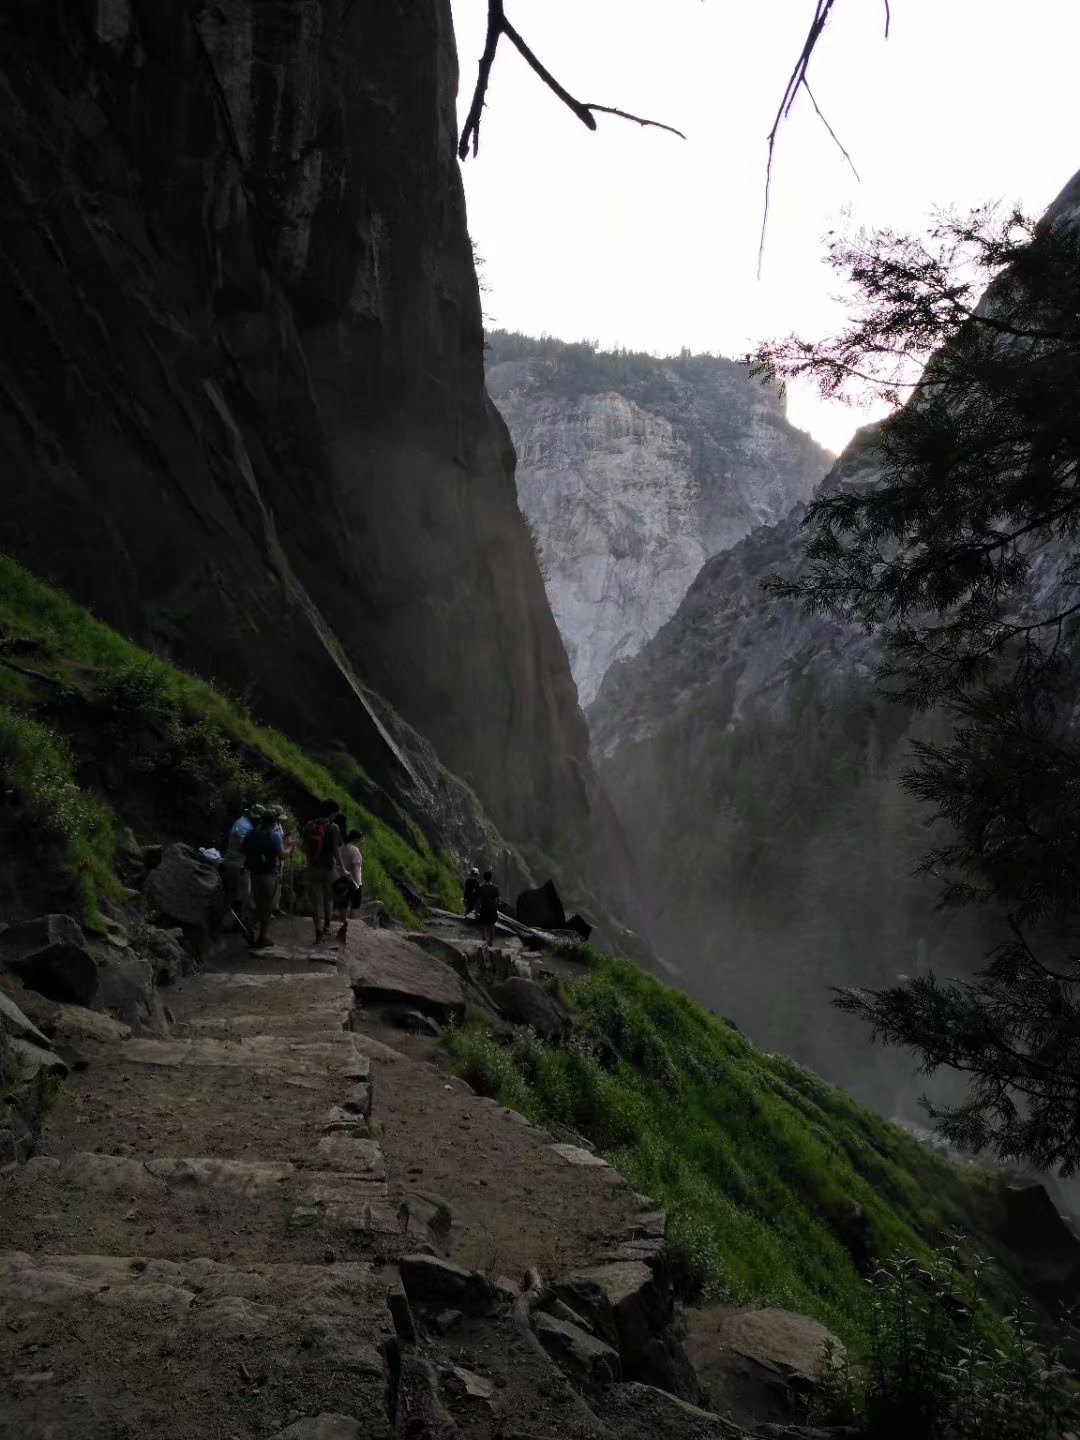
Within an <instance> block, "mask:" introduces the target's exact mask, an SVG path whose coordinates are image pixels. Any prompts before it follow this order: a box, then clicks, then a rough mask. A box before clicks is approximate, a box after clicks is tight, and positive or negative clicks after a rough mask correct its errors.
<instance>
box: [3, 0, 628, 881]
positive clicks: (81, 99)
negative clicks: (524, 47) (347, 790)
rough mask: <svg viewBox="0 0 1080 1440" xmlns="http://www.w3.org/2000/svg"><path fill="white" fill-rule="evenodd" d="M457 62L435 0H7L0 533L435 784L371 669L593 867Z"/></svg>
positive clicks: (270, 707) (88, 590)
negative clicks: (486, 341) (467, 171)
mask: <svg viewBox="0 0 1080 1440" xmlns="http://www.w3.org/2000/svg"><path fill="white" fill-rule="evenodd" d="M456 86H457V64H456V57H455V50H454V42H453V34H452V30H451V22H450V7H449V3H448V0H425V3H423V4H413V3H405V0H387V3H385V4H379V5H364V4H353V3H351V0H217V3H215V4H212V5H208V4H204V3H201V0H200V3H195V0H78V3H76V0H37V3H29V4H14V5H13V4H3V5H0V173H2V175H3V182H2V183H3V193H4V197H5V199H4V225H3V233H2V236H0V325H2V327H3V334H4V342H5V343H4V346H3V352H2V355H0V460H2V464H3V470H4V506H3V508H2V514H0V547H3V548H4V549H6V550H8V551H10V552H11V553H12V554H14V555H15V556H16V557H17V558H18V559H19V560H21V561H23V562H24V563H25V564H27V565H28V566H29V567H30V568H31V569H34V570H36V571H37V572H38V573H42V574H45V575H46V576H48V577H51V578H53V579H55V580H57V581H58V582H60V583H61V584H62V585H63V586H64V587H65V588H66V589H68V590H69V591H70V592H71V593H72V594H73V595H74V596H75V598H77V599H79V600H80V601H83V602H84V603H87V604H89V605H91V606H92V607H93V608H94V609H95V610H96V611H97V612H98V613H99V614H100V615H101V616H102V618H104V619H106V620H108V621H110V622H111V623H112V624H114V625H116V626H117V627H119V628H120V629H122V630H124V631H126V632H127V633H129V634H131V635H132V636H133V637H134V638H136V639H138V640H140V641H141V642H143V643H145V644H149V645H151V646H152V647H156V648H158V649H160V650H162V651H165V652H167V653H168V654H169V655H170V656H171V657H173V658H175V659H177V660H179V661H180V662H181V663H184V664H186V665H188V666H190V667H192V668H194V669H197V670H200V671H202V672H204V673H206V674H208V675H209V676H210V677H212V678H214V679H216V680H217V681H219V682H220V683H222V684H224V685H225V686H226V687H227V688H229V689H230V690H231V691H233V692H234V693H240V694H242V695H243V696H245V697H246V698H247V699H248V700H249V701H250V702H251V704H252V706H253V708H254V709H255V710H256V711H257V713H259V714H260V715H261V716H263V717H265V718H267V719H269V720H272V721H274V722H276V723H278V724H279V725H281V727H282V728H283V729H287V730H288V731H290V733H292V734H295V735H296V736H297V737H298V738H300V739H302V740H306V741H311V742H315V743H318V744H319V745H322V746H324V747H325V746H326V745H327V744H331V743H336V744H337V745H338V746H340V747H341V748H343V749H344V750H346V751H347V752H348V753H349V754H350V755H352V756H354V757H356V758H357V759H359V760H360V762H361V763H362V764H363V765H364V766H365V767H367V769H368V770H369V772H370V773H371V774H372V775H373V776H375V777H376V778H377V779H379V780H380V781H382V782H384V783H393V784H394V785H397V786H399V787H404V788H405V789H406V790H409V789H411V790H413V791H416V790H417V789H423V788H424V786H425V783H426V782H425V779H424V775H423V774H422V773H421V771H422V769H423V766H420V767H419V769H418V766H417V764H415V763H414V762H413V760H411V759H410V757H409V753H408V751H409V748H410V744H409V736H408V732H407V727H405V726H402V725H400V724H396V722H394V721H393V720H392V718H391V719H388V718H387V717H386V716H385V714H384V712H383V711H382V709H381V707H380V706H377V705H376V704H375V703H373V702H372V701H371V699H370V697H369V696H368V695H367V694H366V692H365V687H371V689H372V690H374V691H377V692H379V694H381V695H382V696H383V697H385V700H386V701H387V702H389V704H390V706H392V707H393V709H394V711H396V712H397V714H398V715H400V716H401V717H403V718H404V721H405V722H407V725H408V726H412V727H414V728H415V730H416V731H419V732H420V733H421V734H422V735H423V736H424V737H426V739H427V740H429V741H430V742H432V744H433V745H434V746H435V749H436V751H437V752H438V755H439V758H440V759H441V761H442V762H443V763H444V764H445V765H448V766H449V767H450V769H451V770H453V771H454V772H456V773H457V774H459V775H460V776H462V777H463V778H464V779H465V780H467V781H469V782H471V784H472V786H473V788H474V789H475V791H476V793H477V794H478V795H479V797H480V799H481V800H482V802H483V803H484V805H485V806H486V807H487V809H488V810H489V812H490V813H491V815H492V816H493V817H494V819H495V820H496V822H497V823H498V825H499V826H500V828H501V829H502V831H503V833H504V834H505V835H506V836H507V837H508V839H509V840H510V841H512V842H513V843H515V844H518V845H521V846H522V847H525V848H526V849H527V850H528V852H529V854H532V855H534V856H535V855H536V854H538V853H539V852H549V853H553V854H555V855H557V856H558V857H559V858H560V859H562V860H565V861H567V862H568V863H570V864H573V863H575V862H580V863H582V864H586V863H587V865H588V866H591V867H592V873H593V874H595V875H600V874H601V872H603V871H605V870H606V873H608V874H609V875H610V874H612V873H613V872H614V870H615V869H616V868H617V866H618V863H619V860H618V850H619V841H618V836H617V833H616V831H615V827H614V825H613V823H612V822H611V817H610V814H609V813H608V811H607V810H606V808H605V803H604V800H603V797H602V795H601V794H600V793H599V790H598V787H597V785H596V782H595V780H594V777H593V774H592V772H591V769H590V766H589V760H588V752H587V735H586V730H585V725H584V722H583V720H582V717H581V715H580V712H579V711H578V709H577V706H576V701H575V694H574V687H573V682H572V680H571V677H570V672H569V670H568V668H567V664H566V659H565V655H564V652H563V647H562V644H561V642H560V639H559V635H558V632H557V630H556V627H555V624H554V622H553V620H552V618H551V614H550V611H549V609H548V606H547V604H546V601H545V597H544V591H543V584H542V580H541V577H540V573H539V570H538V567H537V564H536V560H535V555H534V551H533V547H532V545H531V542H530V538H529V535H528V533H527V531H526V528H525V526H524V524H523V522H522V520H521V517H520V514H519V512H518V509H517V502H516V493H515V488H514V478H513V464H514V459H513V451H512V449H511V446H510V443H509V440H508V437H507V434H506V430H505V427H504V425H503V424H502V422H501V420H500V419H499V416H498V415H497V413H496V412H495V410H494V409H493V407H492V406H491V404H490V402H489V400H488V398H487V396H486V394H485V390H484V375H483V361H482V347H483V335H482V329H481V319H480V309H479V303H478V296H477V287H476V279H475V273H474V269H473V263H472V257H471V251H470V245H469V240H468V235H467V232H466V227H465V215H464V204H463V199H462V192H461V185H460V179H459V176H458V171H457V162H456V158H455V154H454V140H455V115H454V102H455V93H456ZM392 731H394V732H395V733H391V732H392ZM413 738H415V737H413ZM613 857H614V858H613Z"/></svg>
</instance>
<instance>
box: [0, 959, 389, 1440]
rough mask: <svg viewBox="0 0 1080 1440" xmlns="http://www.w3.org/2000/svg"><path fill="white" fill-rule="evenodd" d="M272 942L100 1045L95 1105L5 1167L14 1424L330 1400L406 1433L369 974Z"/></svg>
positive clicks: (376, 1430) (269, 1424) (79, 1426)
mask: <svg viewBox="0 0 1080 1440" xmlns="http://www.w3.org/2000/svg"><path fill="white" fill-rule="evenodd" d="M257 963H258V962H253V971H252V973H243V972H241V973H233V974H210V975H205V976H202V977H199V978H198V979H193V980H191V981H188V982H185V983H184V984H183V985H181V986H180V987H177V988H176V989H175V990H173V991H171V992H170V997H169V998H170V1008H171V1010H172V1012H173V1015H174V1021H175V1024H174V1027H173V1033H172V1034H171V1035H170V1037H169V1038H168V1039H149V1038H141V1037H137V1038H132V1039H126V1040H117V1041H115V1042H112V1043H100V1044H93V1043H92V1042H88V1043H84V1046H83V1050H84V1051H85V1053H86V1058H87V1060H88V1065H87V1068H86V1071H85V1072H84V1074H83V1075H80V1076H76V1077H73V1083H72V1097H71V1098H72V1099H73V1103H63V1102H62V1103H61V1104H60V1105H59V1106H58V1107H57V1110H56V1112H55V1118H54V1122H53V1123H52V1124H51V1125H50V1127H49V1132H48V1138H47V1143H46V1145H45V1146H44V1147H43V1149H42V1152H41V1153H39V1154H38V1155H37V1156H35V1157H34V1158H33V1159H32V1160H30V1161H29V1162H28V1163H27V1164H26V1165H25V1166H23V1167H22V1168H21V1169H19V1170H16V1171H15V1172H13V1173H12V1174H11V1175H9V1176H8V1177H7V1179H6V1182H5V1183H4V1184H3V1188H2V1190H0V1245H2V1247H3V1250H2V1253H0V1356H2V1361H0V1368H2V1370H3V1372H4V1373H5V1374H6V1375H7V1376H8V1377H9V1385H10V1393H9V1395H8V1397H7V1400H6V1403H5V1404H4V1406H3V1407H2V1410H0V1435H2V1436H4V1437H5V1440H7V1437H11V1440H16V1437H19V1440H39V1437H40V1440H46V1437H53V1436H55V1437H61V1436H63V1437H72V1440H74V1437H80V1440H82V1437H91V1436H92V1437H95V1440H96V1437H98V1436H101V1437H105V1436H110V1437H113V1436H127V1435H132V1436H135V1435H138V1436H140V1437H141V1436H149V1435H153V1436H161V1437H173V1436H176V1437H180V1436H184V1437H193V1436H203V1435H205V1436H208V1437H209V1436H218V1435H221V1436H222V1437H225V1436H234V1435H236V1436H239V1435H243V1436H247V1435H260V1436H262V1435H271V1434H275V1433H277V1432H279V1431H281V1430H283V1429H285V1428H286V1427H287V1426H288V1425H289V1424H291V1423H293V1422H295V1421H297V1420H300V1419H302V1418H303V1417H305V1416H307V1417H310V1416H317V1415H319V1414H320V1413H323V1412H328V1411H335V1412H338V1413H344V1414H345V1415H348V1416H350V1417H352V1418H353V1420H354V1421H357V1422H359V1423H360V1424H361V1425H362V1427H363V1433H364V1434H365V1435H370V1436H373V1437H375V1436H381V1435H384V1434H385V1435H389V1434H391V1433H392V1427H391V1424H390V1419H389V1416H388V1410H387V1396H386V1390H387V1370H386V1346H387V1345H388V1344H389V1342H390V1341H391V1340H392V1339H393V1337H394V1325H393V1321H392V1319H391V1314H390V1310H389V1309H388V1305H387V1298H388V1295H389V1293H390V1292H391V1291H393V1290H394V1289H396V1288H397V1287H398V1277H397V1271H396V1269H395V1268H394V1267H393V1266H392V1265H390V1264H388V1263H387V1261H386V1254H385V1253H384V1252H385V1251H386V1250H387V1249H390V1248H392V1247H393V1246H395V1245H396V1246H397V1248H400V1242H401V1239H402V1235H401V1222H400V1219H399V1215H398V1206H397V1204H396V1203H395V1202H393V1201H392V1199H391V1197H390V1195H389V1192H388V1186H387V1179H386V1165H385V1160H384V1157H383V1155H382V1151H381V1149H380V1146H379V1144H378V1142H377V1141H376V1140H374V1139H373V1138H371V1136H370V1133H369V1127H368V1116H369V1115H370V1113H371V1101H372V1085H371V1065H370V1062H369V1060H368V1059H367V1058H366V1057H365V1056H364V1054H363V1053H362V1051H361V1049H360V1047H359V1045H358V1043H357V1037H356V1036H355V1035H354V1034H352V1033H351V1032H350V1031H348V1030H346V1029H344V1028H343V1027H344V1024H345V1022H346V1021H347V1019H348V1017H349V1014H350V1011H351V1008H352V991H351V989H350V987H349V984H348V980H347V978H346V977H345V976H344V974H343V973H339V971H338V969H337V967H336V966H335V967H334V968H332V969H329V970H328V969H326V968H325V967H323V966H320V967H319V968H318V969H312V968H310V966H309V965H308V966H307V968H304V969H297V970H294V971H288V970H285V971H283V972H280V973H265V972H264V970H255V969H254V965H255V964H257ZM279 963H280V962H279ZM285 963H286V964H288V963H289V958H288V957H287V956H286V957H285ZM293 963H296V964H302V963H303V964H306V962H304V961H303V960H302V957H297V958H296V959H295V961H294V962H293ZM384 1240H385V1242H386V1244H385V1245H382V1244H380V1242H381V1241H384ZM361 1257H362V1258H361ZM5 1388H7V1387H5Z"/></svg>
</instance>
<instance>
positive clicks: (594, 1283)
mask: <svg viewBox="0 0 1080 1440" xmlns="http://www.w3.org/2000/svg"><path fill="white" fill-rule="evenodd" d="M555 1290H556V1293H557V1295H558V1296H559V1298H560V1299H561V1300H563V1301H564V1302H565V1303H566V1304H567V1305H569V1307H570V1308H571V1310H575V1311H576V1312H577V1313H578V1314H579V1315H582V1316H584V1318H585V1319H586V1320H588V1322H589V1324H590V1325H591V1327H592V1329H593V1331H594V1332H595V1333H596V1334H597V1335H598V1336H600V1337H601V1338H602V1339H604V1340H606V1341H608V1343H609V1344H612V1345H615V1346H617V1347H618V1351H619V1354H620V1355H621V1357H622V1363H623V1371H624V1373H625V1374H626V1375H627V1376H628V1377H629V1378H631V1379H635V1380H641V1381H644V1382H645V1383H646V1384H649V1385H655V1386H657V1387H658V1388H660V1389H661V1390H668V1391H670V1392H671V1394H673V1395H677V1396H679V1397H680V1398H681V1399H683V1400H690V1401H692V1402H696V1401H697V1400H698V1399H699V1398H700V1395H701V1386H700V1384H699V1383H698V1380H697V1377H696V1376H695V1374H694V1371H693V1368H692V1366H691V1365H690V1362H689V1360H688V1359H687V1358H686V1355H685V1353H684V1351H683V1349H682V1346H681V1344H680V1343H679V1341H678V1340H677V1339H676V1338H675V1336H674V1335H673V1333H672V1331H671V1320H672V1315H673V1308H674V1307H673V1303H672V1298H671V1292H670V1290H669V1289H668V1288H667V1287H666V1286H665V1285H664V1284H662V1282H661V1281H660V1279H659V1278H658V1276H657V1275H656V1273H655V1272H654V1271H653V1270H652V1269H651V1268H650V1267H649V1266H648V1265H647V1264H645V1263H644V1261H641V1260H624V1261H619V1262H616V1263H615V1264H611V1265H597V1266H594V1267H592V1268H591V1269H587V1270H577V1271H575V1272H574V1273H573V1274H572V1275H568V1276H566V1277H565V1278H564V1279H563V1280H561V1281H560V1282H559V1283H558V1284H557V1285H556V1287H555Z"/></svg>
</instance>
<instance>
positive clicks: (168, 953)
mask: <svg viewBox="0 0 1080 1440" xmlns="http://www.w3.org/2000/svg"><path fill="white" fill-rule="evenodd" d="M182 933H183V932H182V931H181V930H162V929H159V928H158V927H157V926H154V925H152V926H150V928H149V930H148V931H147V934H146V939H145V941H144V945H143V948H144V949H145V951H146V953H147V955H148V956H149V958H150V961H151V963H152V965H153V967H154V980H155V982H156V983H157V984H158V985H171V984H172V983H173V981H174V980H179V979H180V978H181V977H182V976H184V975H187V974H188V973H189V972H190V971H191V970H192V968H193V961H192V959H191V956H190V955H189V954H188V953H187V951H186V950H185V949H184V947H183V945H181V943H180V937H181V935H182Z"/></svg>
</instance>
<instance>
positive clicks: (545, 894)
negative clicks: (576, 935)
mask: <svg viewBox="0 0 1080 1440" xmlns="http://www.w3.org/2000/svg"><path fill="white" fill-rule="evenodd" d="M514 913H515V914H516V915H517V918H518V919H519V920H520V921H521V923H522V925H531V926H532V927H533V929H534V930H563V929H565V927H566V911H565V910H564V909H563V903H562V901H561V900H560V899H559V892H558V891H557V890H556V889H555V886H554V884H553V883H552V882H551V881H550V880H548V881H547V882H546V883H545V884H543V885H541V886H540V887H539V889H536V890H522V892H521V894H520V895H519V896H518V897H517V902H516V904H515V905H514Z"/></svg>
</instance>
